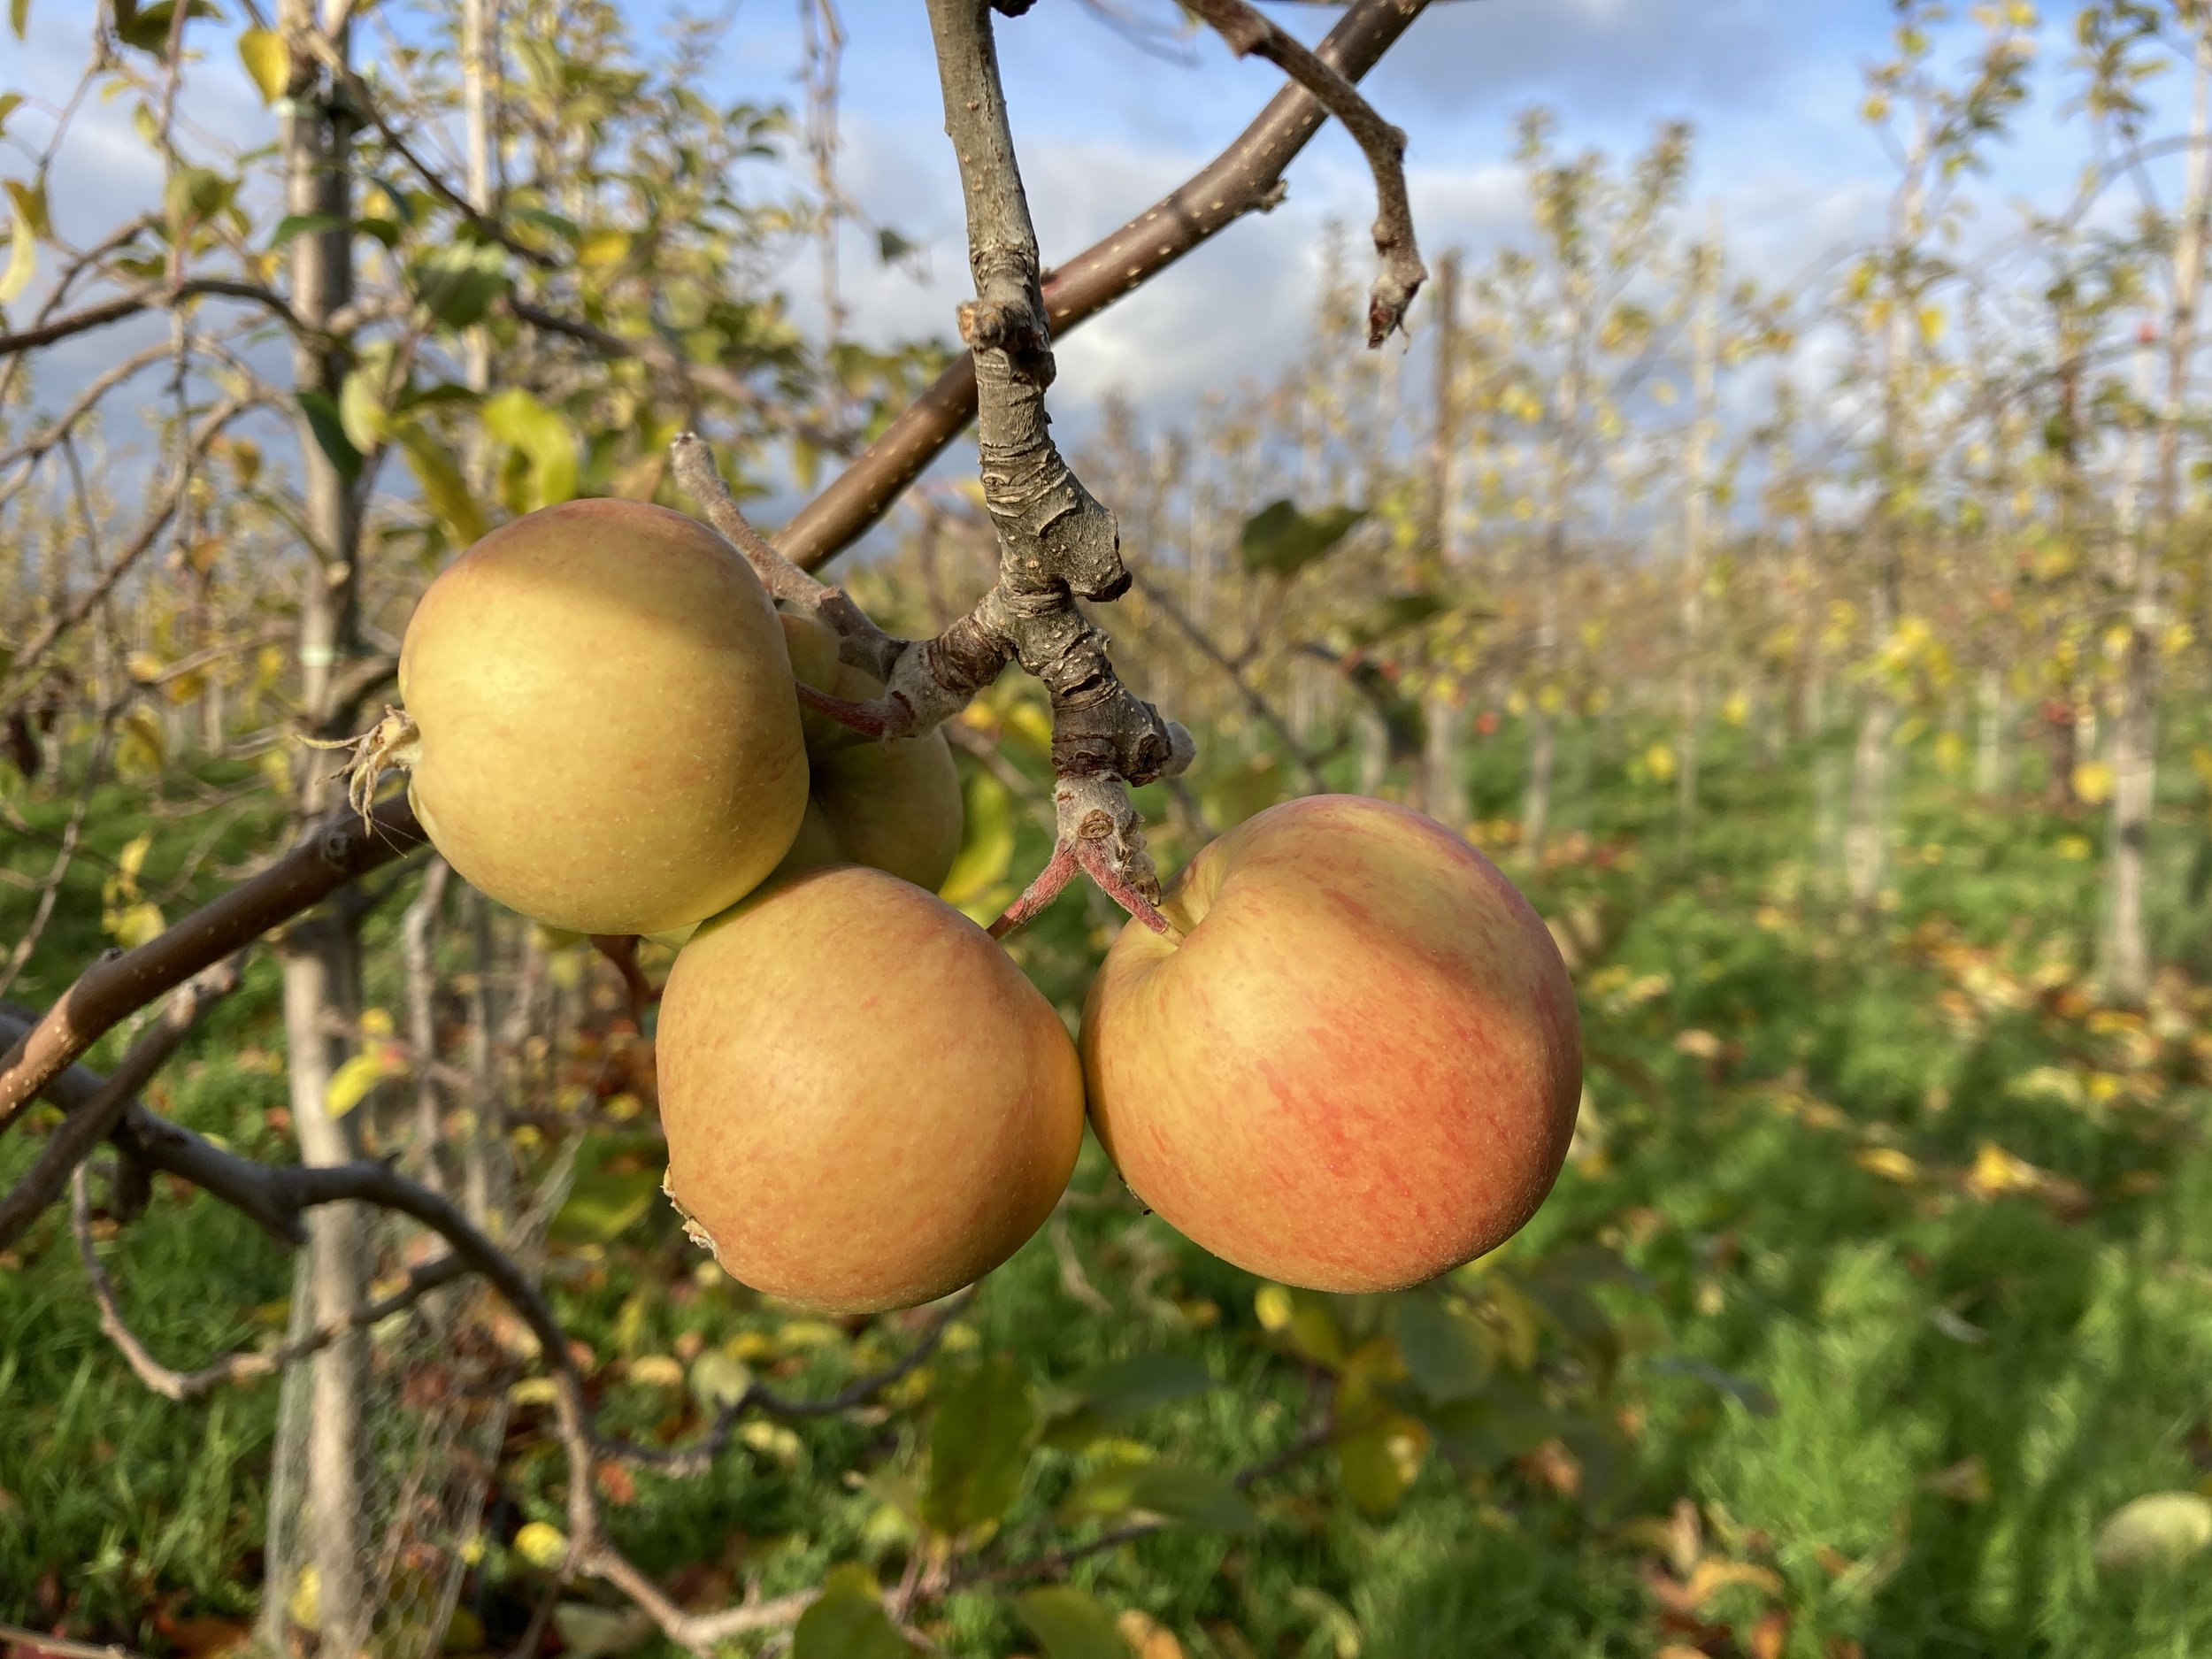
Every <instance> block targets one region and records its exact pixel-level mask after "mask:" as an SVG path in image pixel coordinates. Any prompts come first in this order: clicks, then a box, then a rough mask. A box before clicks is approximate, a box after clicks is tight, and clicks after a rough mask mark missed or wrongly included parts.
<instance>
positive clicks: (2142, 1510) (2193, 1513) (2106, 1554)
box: [2091, 1492, 2212, 1572]
mask: <svg viewBox="0 0 2212 1659" xmlns="http://www.w3.org/2000/svg"><path fill="white" fill-rule="evenodd" d="M2206 1548H2212V1500H2208V1499H2207V1498H2205V1497H2204V1496H2203V1495H2202V1494H2199V1493H2194V1492H2154V1493H2152V1494H2150V1495H2149V1496H2147V1497H2142V1498H2138V1499H2136V1500H2135V1501H2134V1502H2132V1503H2129V1504H2124V1505H2123V1506H2122V1507H2121V1508H2120V1509H2117V1510H2116V1511H2115V1512H2114V1513H2113V1514H2112V1516H2111V1517H2110V1518H2109V1519H2108V1520H2107V1521H2106V1522H2105V1524H2104V1525H2102V1526H2101V1527H2099V1528H2098V1529H2097V1541H2096V1544H2095V1546H2094V1548H2093V1549H2092V1551H2091V1555H2092V1558H2093V1560H2094V1561H2095V1562H2096V1563H2097V1568H2098V1571H2101V1572H2124V1571H2131V1570H2133V1569H2135V1568H2139V1567H2174V1566H2178V1565H2180V1564H2181V1563H2183V1562H2185V1561H2187V1560H2188V1559H2189V1558H2190V1557H2191V1556H2193V1555H2201V1554H2202V1553H2203V1552H2204V1550H2205V1549H2206Z"/></svg>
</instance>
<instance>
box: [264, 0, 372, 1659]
mask: <svg viewBox="0 0 2212 1659" xmlns="http://www.w3.org/2000/svg"><path fill="white" fill-rule="evenodd" d="M280 17H281V20H282V21H283V23H284V24H285V25H286V32H287V35H288V38H291V39H295V40H297V39H301V38H303V34H302V33H301V31H304V30H305V29H307V28H310V27H313V25H314V23H315V16H314V4H313V0H284V4H283V10H282V12H281V13H280ZM334 43H335V44H336V46H337V48H338V50H339V51H340V52H341V53H343V52H344V51H345V50H346V49H347V44H348V42H347V33H346V31H344V30H341V31H339V32H338V34H337V35H336V37H335V42H334ZM329 102H330V101H329V100H328V99H327V97H326V88H324V87H323V86H322V85H321V84H320V75H319V71H318V67H317V65H316V62H315V59H314V58H312V57H311V56H310V55H309V54H308V53H307V51H306V50H305V48H304V47H302V48H300V49H299V50H298V51H297V52H296V56H295V58H294V59H293V63H292V70H291V84H290V86H289V88H288V104H287V113H286V114H285V115H284V117H283V141H282V142H283V149H284V165H285V190H286V206H287V208H288V211H290V212H292V213H293V214H295V215H298V216H301V217H303V218H308V219H315V220H318V221H319V222H321V223H323V224H326V225H330V226H333V227H334V228H331V229H327V230H310V231H307V232H305V233H303V234H301V235H299V236H297V237H296V238H294V240H293V242H292V248H291V279H292V296H291V297H292V309H293V310H294V311H295V312H296V314H297V315H298V317H299V319H300V320H301V322H302V323H303V324H304V325H305V326H306V329H308V330H319V329H320V328H321V327H322V326H323V324H324V323H325V322H326V320H327V319H329V318H330V317H331V316H332V315H333V314H334V313H335V312H336V311H338V310H339V309H340V308H341V307H342V306H343V305H345V304H346V303H347V302H348V301H349V299H350V298H351V297H352V294H353V270H352V249H351V232H350V230H349V228H348V226H349V221H350V220H351V218H352V191H351V188H350V185H351V180H350V174H349V163H348V153H347V152H348V150H349V145H350V142H351V130H350V127H349V119H348V118H347V117H346V116H344V115H342V113H340V112H339V111H336V110H335V109H334V108H331V107H329ZM345 369H346V363H345V356H344V352H343V350H342V348H341V347H339V346H338V345H336V344H335V343H334V342H330V341H328V340H327V339H326V338H324V337H322V336H320V335H319V334H311V333H307V332H303V333H302V334H300V335H299V336H298V338H297V339H296V342H295V344H294V349H293V374H294V379H295V383H296V386H297V388H298V389H299V390H301V391H303V392H319V393H321V394H323V395H324V396H328V397H332V398H334V397H336V396H337V395H338V392H339V389H340V387H341V384H342V380H343V379H344V375H345ZM297 430H298V441H299V449H300V465H301V473H302V480H303V495H304V503H303V505H304V524H305V526H306V529H307V532H308V534H309V535H310V536H311V538H312V539H313V541H314V543H315V545H314V547H313V548H312V549H310V553H309V557H308V559H307V561H306V569H305V574H304V577H303V582H302V592H301V601H300V644H299V656H300V700H301V703H302V705H303V709H304V710H305V713H306V716H307V718H308V721H309V723H310V724H311V726H313V727H314V728H315V729H316V730H317V731H319V732H323V733H328V732H329V731H330V730H331V729H332V728H333V726H334V724H335V723H337V722H340V721H342V720H344V719H346V718H349V716H350V713H351V711H350V710H347V709H343V708H341V707H339V706H337V703H336V695H335V686H334V671H335V670H336V669H337V668H338V667H339V665H340V664H342V663H343V662H344V661H345V660H346V659H347V658H348V657H349V656H350V655H351V654H352V652H353V649H354V644H355V626H356V610H355V593H356V585H357V574H356V572H357V571H358V568H359V564H360V559H359V553H360V547H359V542H360V512H359V506H358V503H357V500H356V498H355V495H354V492H353V489H352V487H351V486H350V485H349V483H348V482H347V480H345V479H344V478H343V477H342V475H341V474H340V472H339V471H338V469H337V467H336V465H334V463H333V462H332V461H331V459H330V458H329V457H328V456H327V455H326V454H325V453H324V451H323V449H322V448H321V446H320V444H319V442H317V441H316V438H315V435H314V433H313V430H312V428H311V426H308V424H307V423H306V421H305V420H304V419H302V421H301V422H300V423H299V426H298V429H297ZM330 774H331V767H330V765H329V764H328V761H327V759H326V757H324V756H323V755H322V754H320V753H319V752H316V751H311V750H310V751H304V752H303V754H302V757H301V759H300V762H299V764H298V766H297V768H296V797H295V799H296V809H297V811H298V815H299V822H300V824H301V825H302V826H303V827H304V826H306V825H308V824H311V823H313V822H314V821H316V820H317V819H319V818H321V817H322V816H323V815H324V814H325V813H326V812H327V811H329V810H331V809H332V807H333V806H334V805H335V804H337V803H338V800H339V798H340V797H339V795H338V794H337V791H336V790H335V789H334V786H333V783H332V781H331V775H330ZM279 951H280V956H281V960H282V964H283V979H284V997H283V1001H284V1030H285V1041H286V1044H287V1063H288V1072H289V1079H290V1101H291V1109H292V1121H293V1125H294V1127H295V1129H296V1133H298V1136H299V1142H300V1156H301V1157H302V1158H303V1160H304V1161H305V1162H307V1163H309V1164H342V1163H346V1162H348V1161H349V1160H350V1159H351V1158H352V1157H353V1156H354V1155H355V1150H356V1148H355V1146H354V1140H353V1135H352V1133H351V1131H350V1129H349V1126H348V1125H347V1124H346V1122H345V1121H344V1120H342V1119H341V1118H334V1117H333V1116H332V1115H331V1113H330V1112H329V1110H327V1108H326V1104H325V1102H326V1098H327V1095H328V1092H329V1087H330V1079H331V1078H332V1076H333V1075H334V1072H335V1071H336V1070H337V1068H338V1067H339V1065H341V1064H342V1063H343V1062H344V1059H345V1057H346V1054H347V1051H348V1048H349V1036H350V1033H351V1032H352V1030H353V1029H354V1025H355V1021H356V1019H357V1014H358V1010H359V1007H360V979H361V972H360V940H359V937H358V934H357V930H356V927H355V924H354V921H353V918H352V917H351V915H350V914H349V911H348V910H347V909H346V907H345V906H344V905H343V904H342V903H337V904H332V905H329V906H326V907H325V908H324V909H322V910H320V911H319V912H317V913H315V914H313V915H311V916H310V917H308V918H305V919H303V920H302V921H299V922H296V923H295V924H294V925H293V926H291V927H289V928H288V929H287V930H286V932H285V933H284V935H283V940H282V942H281V944H280V946H279ZM309 1230H310V1244H309V1250H308V1256H307V1265H306V1289H307V1291H308V1294H309V1295H310V1296H311V1299H312V1302H313V1303H314V1318H315V1320H316V1322H318V1323H325V1322H328V1321H330V1320H334V1319H339V1318H342V1317H347V1316H349V1315H350V1314H351V1313H352V1312H353V1311H354V1310H355V1309H356V1308H357V1307H358V1306H359V1304H360V1302H361V1297H362V1293H363V1286H364V1284H365V1281H366V1279H367V1276H368V1270H369V1265H370V1259H369V1258H370V1240H369V1234H368V1229H367V1227H366V1225H365V1220H364V1217H363V1214H362V1212H361V1211H360V1210H358V1209H357V1208H356V1207H355V1206H353V1205H350V1204H332V1205H327V1206H326V1207H324V1208H322V1209H320V1210H316V1211H314V1212H313V1214H312V1215H311V1217H310V1220H309ZM367 1359H368V1346H367V1333H365V1332H355V1333H352V1334H350V1335H349V1336H346V1337H342V1338H341V1339H340V1340H337V1341H335V1342H334V1343H332V1344H331V1345H330V1346H329V1347H328V1348H325V1349H323V1350H322V1351H321V1352H320V1353H319V1354H318V1355H317V1356H315V1357H314V1359H313V1360H312V1361H311V1367H312V1370H311V1399H312V1405H311V1421H312V1428H311V1432H310V1437H309V1441H308V1448H307V1504H308V1517H307V1525H308V1537H309V1540H310V1552H309V1553H310V1555H311V1558H312V1561H313V1564H314V1567H315V1572H316V1605H317V1608H318V1609H319V1620H318V1623H319V1626H320V1646H319V1649H318V1651H319V1655H322V1659H354V1655H357V1654H358V1653H360V1651H361V1650H362V1648H363V1646H364V1644H365V1641H366V1640H367V1636H368V1619H369V1615H370V1612H371V1609H370V1608H369V1607H368V1605H367V1599H366V1598H367V1572H368V1567H369V1561H368V1550H367V1546H366V1541H365V1539H364V1537H363V1535H362V1531H361V1522H362V1496H361V1494H362V1485H361V1482H362V1475H363V1456H362V1454H363V1445H362V1423H361V1409H362V1388H363V1384H364V1381H365V1375H366V1364H367Z"/></svg>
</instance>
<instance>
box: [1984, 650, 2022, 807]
mask: <svg viewBox="0 0 2212 1659" xmlns="http://www.w3.org/2000/svg"><path fill="white" fill-rule="evenodd" d="M1975 703H1976V710H1975V726H1974V793H1975V794H1976V795H1979V796H1981V797H1982V799H1984V800H1985V801H1998V802H2001V801H2003V800H2005V799H2006V798H2007V797H2008V796H2009V795H2011V794H2012V726H2013V722H2014V719H2015V718H2016V712H2015V710H2014V709H2013V706H2012V693H2011V692H2010V691H2009V690H2008V688H2007V687H2006V685H2005V677H2004V675H2003V673H2002V672H2000V671H1999V670H1997V669H1995V668H1985V669H1983V670H1982V672H1981V680H1980V684H1979V685H1978V687H1977V691H1976V698H1975Z"/></svg>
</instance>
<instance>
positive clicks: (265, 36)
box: [238, 29, 292, 104]
mask: <svg viewBox="0 0 2212 1659" xmlns="http://www.w3.org/2000/svg"><path fill="white" fill-rule="evenodd" d="M238 60H239V62H241V63H242V64H244V65H246V73H247V74H249V75H250V76H251V77H252V78H253V83H254V85H256V86H257V87H259V88H261V101H262V102H263V103H264V104H274V103H275V102H276V101H277V100H278V99H279V98H280V97H282V96H284V88H285V83H286V82H287V81H290V80H291V78H292V61H291V54H290V53H288V52H287V51H286V50H284V42H283V39H282V37H281V36H280V35H278V34H277V33H276V31H275V30H273V29H248V30H247V31H246V32H245V33H244V34H242V35H240V36H239V37H238Z"/></svg>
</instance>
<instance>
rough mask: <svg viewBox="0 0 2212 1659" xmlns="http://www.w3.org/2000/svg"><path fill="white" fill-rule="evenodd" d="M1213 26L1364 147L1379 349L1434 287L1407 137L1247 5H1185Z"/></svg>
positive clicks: (1371, 306) (1240, 0)
mask: <svg viewBox="0 0 2212 1659" xmlns="http://www.w3.org/2000/svg"><path fill="white" fill-rule="evenodd" d="M1184 4H1187V6H1189V8H1190V9H1191V10H1192V11H1193V12H1196V13H1198V15H1199V16H1200V17H1202V18H1203V19H1205V20H1206V21H1207V22H1208V23H1210V24H1211V25H1212V26H1213V27H1214V31H1215V32H1216V33H1217V34H1218V35H1220V36H1221V38H1222V39H1223V40H1225V41H1226V42H1228V45H1229V50H1232V51H1233V52H1234V53H1236V55H1237V56H1238V57H1240V58H1248V57H1259V58H1266V59H1267V61H1268V62H1269V63H1271V64H1273V65H1275V66H1276V67H1277V68H1278V69H1280V70H1281V71H1282V72H1283V73H1285V74H1286V75H1288V76H1289V77H1290V78H1291V79H1292V80H1293V81H1296V82H1297V83H1298V84H1299V85H1300V86H1302V87H1303V88H1305V89H1306V90H1307V91H1309V92H1310V93H1311V94H1313V96H1314V98H1315V101H1316V102H1317V103H1318V104H1320V105H1321V107H1322V108H1323V109H1325V110H1326V111H1328V112H1329V113H1330V114H1332V115H1333V116H1335V117H1336V119H1338V120H1340V121H1341V122H1343V123H1344V127H1345V130H1346V131H1347V132H1348V133H1350V134H1351V135H1352V137H1353V138H1354V139H1355V140H1356V142H1358V144H1359V147H1360V150H1361V151H1362V153H1363V154H1364V155H1365V156H1366V157H1367V165H1368V167H1369V169H1370V170H1371V172H1372V173H1374V175H1375V228H1374V236H1375V256H1376V257H1377V258H1379V259H1380V260H1381V261H1382V269H1381V270H1380V271H1379V272H1377V273H1375V285H1374V288H1372V289H1371V291H1370V292H1369V295H1368V299H1367V343H1368V344H1369V345H1370V346H1379V345H1381V344H1382V342H1384V341H1386V340H1387V339H1389V338H1390V336H1391V335H1392V334H1394V333H1396V332H1397V331H1398V330H1399V329H1400V328H1401V327H1402V326H1404V325H1405V316H1406V308H1407V307H1408V306H1409V305H1411V304H1412V303H1413V296H1415V295H1416V294H1417V293H1419V292H1420V289H1421V284H1422V283H1424V282H1425V281H1426V280H1428V274H1429V273H1428V270H1427V268H1426V267H1425V266H1424V265H1422V263H1421V254H1420V250H1419V249H1418V248H1417V247H1416V246H1415V244H1414V238H1413V209H1412V206H1411V204H1409V203H1408V202H1407V200H1406V173H1405V153H1406V135H1405V134H1403V133H1402V132H1401V131H1400V130H1399V129H1398V128H1396V127H1393V126H1392V125H1391V124H1390V123H1389V122H1388V121H1386V120H1384V119H1383V118H1382V117H1381V116H1379V115H1378V114H1377V113H1376V112H1375V106H1374V105H1373V104H1370V103H1368V101H1367V100H1366V99H1365V98H1363V97H1362V96H1360V95H1359V88H1356V87H1355V86H1354V85H1353V84H1352V83H1351V82H1350V81H1348V80H1347V79H1346V78H1345V77H1344V75H1343V74H1342V73H1340V72H1339V71H1338V70H1337V69H1335V68H1334V67H1333V66H1332V65H1330V64H1328V63H1326V62H1325V61H1324V60H1323V59H1322V58H1320V57H1318V56H1317V54H1315V53H1314V52H1313V51H1312V50H1310V49H1309V48H1308V47H1307V46H1306V45H1305V44H1304V43H1303V42H1301V41H1299V40H1297V39H1296V38H1294V36H1292V35H1289V34H1287V33H1286V31H1285V30H1284V29H1283V28H1282V27H1281V26H1280V25H1279V24H1278V23H1276V22H1275V21H1274V19H1271V18H1268V17H1263V16H1262V15H1261V14H1260V13H1259V12H1257V11H1256V10H1254V9H1253V7H1252V6H1251V5H1249V4H1247V0H1184Z"/></svg>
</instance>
